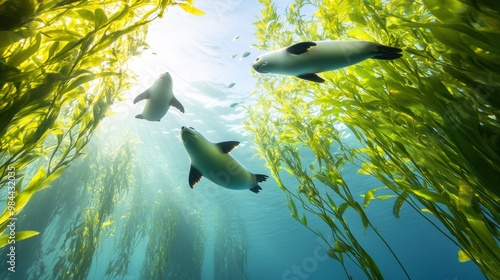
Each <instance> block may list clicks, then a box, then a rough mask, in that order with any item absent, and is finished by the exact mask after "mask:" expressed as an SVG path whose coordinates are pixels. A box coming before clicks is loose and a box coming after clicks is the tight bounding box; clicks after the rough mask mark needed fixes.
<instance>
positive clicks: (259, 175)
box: [250, 174, 269, 193]
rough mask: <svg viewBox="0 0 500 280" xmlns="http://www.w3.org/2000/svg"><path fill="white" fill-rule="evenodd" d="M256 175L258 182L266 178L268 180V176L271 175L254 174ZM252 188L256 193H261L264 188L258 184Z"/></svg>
mask: <svg viewBox="0 0 500 280" xmlns="http://www.w3.org/2000/svg"><path fill="white" fill-rule="evenodd" d="M254 175H255V179H256V180H257V183H260V182H264V181H265V180H267V178H269V176H267V175H263V174H254ZM250 190H251V191H252V192H254V193H259V191H260V190H262V188H261V187H260V186H259V185H258V184H255V186H254V187H253V188H251V189H250Z"/></svg>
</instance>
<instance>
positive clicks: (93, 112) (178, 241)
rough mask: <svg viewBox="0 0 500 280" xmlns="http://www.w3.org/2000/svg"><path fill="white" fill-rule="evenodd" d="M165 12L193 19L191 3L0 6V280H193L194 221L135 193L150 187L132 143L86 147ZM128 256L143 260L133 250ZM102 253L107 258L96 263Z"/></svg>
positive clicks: (59, 0) (164, 198)
mask: <svg viewBox="0 0 500 280" xmlns="http://www.w3.org/2000/svg"><path fill="white" fill-rule="evenodd" d="M174 5H177V6H179V7H180V8H182V9H183V10H184V11H185V12H187V13H186V16H192V15H196V16H198V15H203V14H204V12H203V11H201V10H199V9H197V8H196V7H195V6H194V4H193V1H187V2H186V1H183V2H179V3H177V2H175V1H170V0H167V1H143V0H138V1H97V0H96V1H94V0H92V1H81V0H76V1H75V0H70V1H68V0H48V1H34V0H21V1H17V0H16V1H10V0H5V1H0V89H1V93H0V99H1V102H0V120H1V121H0V134H1V135H0V139H1V140H0V164H1V169H0V170H1V172H2V174H3V175H2V177H1V181H0V183H1V186H2V197H4V198H6V199H5V200H4V201H5V205H6V207H5V209H4V210H3V213H2V215H1V216H0V230H1V232H2V233H3V235H2V236H0V246H1V247H3V248H2V250H1V251H2V254H3V255H6V254H7V252H8V248H9V247H8V244H10V243H9V229H8V225H9V222H10V218H11V217H12V216H16V218H17V219H18V220H17V221H18V224H19V225H22V227H21V228H19V227H18V228H16V237H15V241H16V244H17V243H19V245H17V247H16V253H17V254H18V256H22V257H18V258H17V260H16V261H17V265H18V267H24V268H25V269H22V270H18V271H16V275H13V274H10V273H9V271H8V270H2V271H1V272H0V278H2V279H14V278H9V277H15V279H42V278H52V279H88V278H93V275H91V274H89V273H91V271H92V269H94V270H95V269H98V270H102V271H105V276H106V277H107V278H108V279H115V278H117V279H123V278H124V277H126V276H127V275H128V274H129V272H130V269H131V267H134V268H136V269H137V270H138V271H141V277H142V278H143V279H160V278H162V279H163V278H165V277H169V278H170V279H181V278H182V279H200V278H201V267H202V263H203V258H204V250H205V246H204V242H205V236H204V235H203V228H202V223H201V218H200V216H199V215H197V214H196V213H188V214H185V213H181V211H180V207H179V204H178V201H176V200H175V198H174V197H172V196H171V195H168V194H166V193H164V192H161V191H160V192H159V193H158V194H157V195H156V196H155V199H154V201H150V200H151V198H150V197H149V196H146V195H145V194H144V188H145V187H147V186H148V184H151V182H148V181H147V180H146V179H145V177H144V175H143V174H142V173H141V172H140V171H138V170H137V157H136V155H135V154H134V153H133V150H134V148H133V147H134V145H136V144H137V143H138V142H139V140H138V139H137V138H136V137H134V136H132V135H126V136H125V137H124V139H123V140H122V141H121V142H120V143H116V145H114V146H112V145H102V144H100V145H98V144H97V143H98V141H101V143H104V142H106V141H105V140H103V139H100V140H94V141H95V142H94V143H92V142H91V137H92V136H93V135H94V133H95V132H96V129H97V127H98V125H99V124H100V123H101V121H102V120H103V119H104V118H105V117H106V116H107V115H109V111H110V107H111V105H112V104H113V103H115V102H117V101H120V100H122V96H121V94H122V93H123V92H124V91H125V90H126V89H127V88H129V87H130V85H131V84H132V83H133V82H134V81H135V79H136V77H135V76H134V75H135V74H134V73H133V71H130V69H126V68H125V67H126V63H125V62H126V61H127V60H128V59H129V58H130V57H132V56H136V55H139V54H140V53H141V51H142V50H144V49H146V48H147V47H148V46H147V44H146V42H145V37H146V34H147V25H148V24H149V23H150V22H152V21H153V20H155V19H156V18H159V17H162V16H163V15H164V13H165V11H166V10H167V9H168V7H170V6H174ZM9 172H10V173H9ZM14 176H15V183H14V184H12V182H13V179H12V180H11V179H9V178H10V177H12V178H13V177H14ZM179 181H180V179H179V178H176V179H175V180H172V182H170V184H176V183H177V182H179ZM13 192H15V193H16V197H15V199H13V201H12V203H11V204H9V195H8V193H13ZM145 204H147V205H151V206H153V207H152V208H151V209H145V208H144V205H145ZM9 207H10V208H9ZM40 209H43V211H44V214H43V215H37V213H38V211H40ZM153 221H158V222H153ZM32 237H35V238H32ZM23 239H26V240H23ZM230 240H231V239H230ZM140 245H143V246H145V247H147V248H146V249H147V253H146V252H145V251H144V250H137V248H138V247H139V246H140ZM241 246H243V245H241ZM105 250H110V252H112V255H107V254H104V255H101V256H100V257H99V259H97V255H99V254H101V253H102V252H103V251H105ZM185 252H189V254H187V253H185ZM216 253H218V254H225V253H226V250H225V249H223V250H220V249H218V251H217V252H216ZM137 256H140V260H141V261H140V262H139V261H137ZM180 256H182V258H180ZM221 257H222V256H221ZM244 258H245V256H244V255H242V257H241V258H240V259H241V262H242V264H241V265H240V266H243V264H244V261H245V259H244ZM143 260H144V262H143ZM26 268H27V269H26ZM138 268H142V270H141V269H138ZM230 269H231V268H229V267H224V266H221V268H219V269H218V271H219V273H223V274H224V273H226V274H227V273H230V272H226V271H225V270H230Z"/></svg>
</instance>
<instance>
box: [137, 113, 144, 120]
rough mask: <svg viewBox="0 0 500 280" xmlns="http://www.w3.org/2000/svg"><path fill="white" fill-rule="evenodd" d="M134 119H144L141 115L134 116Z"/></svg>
mask: <svg viewBox="0 0 500 280" xmlns="http://www.w3.org/2000/svg"><path fill="white" fill-rule="evenodd" d="M135 118H136V119H141V120H143V119H144V117H143V116H142V114H139V115H137V116H135Z"/></svg>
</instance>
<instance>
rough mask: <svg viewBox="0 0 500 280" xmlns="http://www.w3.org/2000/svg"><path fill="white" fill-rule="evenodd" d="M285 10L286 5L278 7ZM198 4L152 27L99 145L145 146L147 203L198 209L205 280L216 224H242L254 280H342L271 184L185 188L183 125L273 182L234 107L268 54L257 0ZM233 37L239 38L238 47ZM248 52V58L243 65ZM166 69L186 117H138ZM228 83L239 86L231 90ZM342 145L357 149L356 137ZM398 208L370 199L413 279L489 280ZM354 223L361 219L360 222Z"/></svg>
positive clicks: (386, 260)
mask: <svg viewBox="0 0 500 280" xmlns="http://www.w3.org/2000/svg"><path fill="white" fill-rule="evenodd" d="M285 3H287V1H282V3H281V4H280V8H284V7H285V5H286V4H285ZM197 6H198V7H199V8H200V9H202V10H204V11H205V12H206V13H207V14H206V15H205V16H202V17H193V16H188V15H186V14H185V13H184V12H183V11H182V10H181V9H180V8H176V7H173V8H171V9H169V11H168V13H167V14H166V15H165V17H164V18H163V19H161V20H158V21H157V22H154V23H153V24H152V25H151V27H150V31H149V37H148V41H149V43H150V45H151V48H150V49H149V50H145V51H144V53H143V55H142V56H141V57H140V58H136V59H134V61H133V62H132V63H133V64H132V65H133V67H134V69H135V70H136V71H137V73H138V74H139V80H138V84H137V86H136V87H135V88H133V89H131V90H130V91H129V92H127V93H126V96H127V98H128V100H127V101H124V102H122V103H120V104H117V105H116V106H115V108H114V111H115V112H116V114H115V115H113V116H111V117H108V118H106V119H105V120H104V121H103V123H102V125H101V128H100V129H99V132H98V133H97V134H96V138H95V139H93V142H94V143H104V142H106V143H107V144H110V143H113V142H116V143H118V142H119V141H120V139H122V138H123V137H124V135H125V134H126V132H130V133H131V134H133V135H136V136H137V137H138V138H139V139H140V140H141V142H142V143H140V144H136V145H135V146H134V147H135V151H134V152H135V154H136V157H137V158H138V167H137V168H138V170H137V173H138V174H145V176H146V177H147V178H148V180H149V182H150V184H148V185H146V186H144V190H143V191H144V193H145V194H146V196H148V197H150V198H151V197H154V196H155V194H156V192H157V191H158V190H164V191H166V192H168V193H170V194H171V195H172V196H175V197H176V198H178V200H179V202H180V207H181V209H182V210H183V211H184V212H185V213H190V212H191V211H199V213H200V214H201V216H202V222H203V228H204V231H205V234H206V241H205V259H204V266H203V279H213V246H214V231H215V230H217V227H218V226H221V227H229V228H233V227H234V225H235V223H236V222H237V221H241V222H242V224H243V225H244V228H245V232H246V240H247V242H248V255H247V266H248V271H249V272H250V276H251V278H252V279H344V278H345V275H344V273H343V272H342V268H341V266H340V265H339V264H338V263H337V262H335V261H334V260H332V259H330V258H327V257H326V249H325V248H324V247H323V245H324V244H323V243H321V242H319V240H318V239H317V236H316V235H315V234H313V233H312V232H310V231H309V230H308V229H306V228H305V227H303V226H302V225H301V224H299V223H298V222H296V221H295V220H294V219H293V218H292V217H291V216H290V212H289V210H288V208H287V206H286V200H285V194H284V193H283V192H282V191H281V190H280V189H279V188H278V187H277V185H276V183H275V182H274V180H273V179H272V178H269V179H268V181H267V182H264V183H262V184H261V186H262V188H263V190H262V191H261V193H259V194H257V195H256V194H254V193H252V192H250V191H232V190H227V189H223V188H220V187H218V186H215V185H214V184H212V183H211V182H210V181H208V180H207V179H202V180H201V182H200V183H198V184H197V185H196V187H195V188H194V189H193V190H192V189H190V188H189V185H188V183H187V176H188V172H189V158H188V157H187V154H186V153H185V151H184V149H183V147H182V143H181V141H180V139H179V131H180V127H181V126H192V127H195V128H196V129H197V130H198V131H200V132H201V133H202V134H204V135H205V136H206V137H207V138H208V139H210V140H212V141H214V142H220V141H227V140H236V141H240V142H242V143H241V144H240V146H239V147H238V148H237V149H235V150H234V151H233V152H232V155H233V156H234V157H235V158H236V159H238V160H239V161H240V162H241V163H242V164H243V165H244V166H246V167H247V168H248V169H249V170H250V171H252V172H255V173H263V174H268V175H270V174H269V171H268V170H267V169H266V168H265V166H264V161H263V160H261V159H259V158H257V157H255V150H254V149H253V147H252V146H253V143H252V142H251V139H250V138H249V137H250V135H249V134H248V133H246V132H245V131H244V130H243V128H242V123H241V121H242V119H243V118H244V109H242V108H240V107H238V106H231V105H232V104H234V103H239V104H245V102H246V101H247V100H248V98H249V96H250V94H251V92H252V90H253V87H254V85H255V82H254V80H253V79H252V70H251V63H252V62H253V60H254V59H255V58H256V57H257V56H258V55H259V54H261V53H263V51H257V50H256V49H253V48H252V47H251V45H252V43H253V42H254V38H253V26H252V23H253V22H254V21H255V16H256V15H257V14H258V13H259V5H258V3H256V2H254V1H242V0H241V1H240V0H232V1H197ZM236 36H239V38H238V39H236V40H234V38H235V37H236ZM332 39H335V38H332ZM245 52H250V55H249V56H248V57H246V58H243V57H242V55H243V54H244V53H245ZM234 54H236V57H234V58H233V55H234ZM165 71H168V72H170V73H171V75H172V77H173V81H174V94H175V95H176V96H177V98H178V99H179V100H180V102H181V103H182V104H183V105H184V107H185V110H186V113H185V114H181V113H180V112H179V111H178V110H177V109H175V108H171V109H170V111H169V113H168V114H167V115H166V116H165V117H164V118H163V119H162V121H161V122H146V121H143V120H138V119H135V118H134V116H135V115H136V114H139V113H140V112H141V111H142V108H143V106H144V105H143V104H136V105H133V104H132V100H133V98H134V97H135V96H136V95H137V94H139V93H140V92H142V91H143V90H144V89H146V88H147V87H149V86H150V85H151V84H152V83H153V81H154V80H155V79H156V78H157V77H158V76H159V75H160V74H161V73H163V72H165ZM231 83H235V85H234V86H233V87H231V88H228V86H229V85H230V84H231ZM249 140H250V141H249ZM345 140H346V141H355V139H354V138H353V137H351V138H347V139H345ZM306 156H307V155H306ZM344 172H345V173H346V174H352V175H351V176H346V177H348V178H351V180H352V181H351V182H349V185H351V186H353V189H352V191H353V192H354V193H359V194H361V193H364V192H365V191H367V190H369V189H372V188H374V187H378V186H380V183H379V182H377V181H376V180H374V179H373V178H371V177H369V176H364V175H358V174H357V173H356V172H357V170H356V168H355V167H352V168H351V169H346V170H345V171H344ZM294 183H295V179H294V178H289V184H288V185H290V186H293V185H294ZM361 199H362V198H360V200H361ZM392 204H393V201H392V200H387V201H372V203H371V204H370V206H369V209H368V211H367V212H368V213H369V215H370V219H371V220H372V222H373V223H374V224H375V226H376V227H377V228H378V230H379V231H380V232H381V233H382V235H383V236H385V237H386V239H387V241H388V242H389V243H390V245H391V246H392V248H393V249H394V250H395V251H396V253H397V255H398V257H399V258H400V259H401V261H402V262H403V264H404V265H405V267H406V269H407V270H408V272H409V274H410V276H412V278H413V279H484V277H483V276H482V274H481V273H480V272H479V270H478V269H477V268H476V267H475V266H474V265H473V264H472V263H471V262H468V263H459V262H458V260H457V259H458V257H457V252H458V248H456V246H454V245H453V244H452V243H451V242H450V241H449V240H448V239H446V238H444V237H443V236H442V235H441V233H439V232H438V231H437V230H436V229H435V228H433V227H432V226H430V225H429V224H428V223H427V222H426V221H425V220H424V219H423V218H422V217H421V216H420V215H417V214H416V213H415V212H414V211H413V210H412V209H409V208H408V207H405V206H403V208H402V209H401V213H400V216H401V219H399V220H397V219H396V218H394V217H393V215H392ZM144 207H146V208H148V207H150V205H144ZM217 211H223V212H224V213H227V216H226V217H227V220H226V221H220V220H216V219H215V215H216V213H217ZM428 216H429V217H430V218H432V217H431V216H430V215H428ZM351 217H352V219H358V218H357V217H356V216H355V215H351ZM153 222H155V223H162V222H165V221H153ZM315 222H316V223H317V224H318V225H322V224H321V223H319V222H318V221H315V220H314V218H312V217H310V223H315ZM353 224H355V225H357V228H355V232H356V233H357V234H358V236H365V237H363V238H360V240H362V244H363V245H364V246H366V249H367V250H368V252H369V253H371V254H372V256H373V257H374V259H375V260H376V261H377V262H378V264H379V267H380V268H381V270H382V272H383V274H384V275H385V276H387V279H403V278H404V274H403V273H402V271H401V269H400V268H399V267H398V266H397V265H396V264H395V262H394V259H392V257H391V256H390V254H389V252H388V251H387V249H386V248H385V247H383V246H382V244H381V242H380V241H378V240H377V239H376V238H375V236H374V233H373V232H371V231H367V232H366V233H365V232H364V231H363V226H362V223H361V221H359V220H358V221H357V223H353ZM318 227H320V226H318ZM318 227H316V228H318ZM324 232H327V228H324ZM112 242H113V241H112V240H109V241H106V243H105V245H104V246H103V247H102V252H101V253H100V254H99V256H98V259H99V261H94V262H93V267H92V269H91V271H90V273H89V279H100V278H101V277H102V275H103V274H104V271H105V269H106V265H107V260H108V259H111V258H112V251H111V246H112ZM146 244H147V241H142V242H141V243H140V247H139V248H138V249H137V250H136V252H135V254H134V261H133V262H132V264H131V270H130V273H129V275H128V276H127V278H129V279H136V277H138V276H139V275H140V270H141V264H142V261H143V258H144V257H146V258H147V257H148V253H147V252H145V248H146ZM349 268H352V269H353V270H351V273H353V276H354V278H355V279H363V278H364V274H362V273H358V274H356V273H355V268H354V266H353V265H349ZM299 271H300V272H299Z"/></svg>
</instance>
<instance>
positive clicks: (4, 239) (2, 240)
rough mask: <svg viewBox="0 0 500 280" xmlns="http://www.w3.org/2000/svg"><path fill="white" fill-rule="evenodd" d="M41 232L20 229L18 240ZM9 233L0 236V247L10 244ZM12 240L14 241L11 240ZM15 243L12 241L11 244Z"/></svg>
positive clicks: (17, 235) (17, 234)
mask: <svg viewBox="0 0 500 280" xmlns="http://www.w3.org/2000/svg"><path fill="white" fill-rule="evenodd" d="M38 234H40V233H39V232H38V231H32V230H25V231H18V232H16V239H15V240H16V242H17V241H21V240H24V239H28V238H30V237H33V236H36V235H38ZM9 237H10V235H9V234H4V235H2V236H0V248H2V247H5V246H6V245H9ZM11 242H12V241H11ZM14 244H15V243H12V244H11V245H14Z"/></svg>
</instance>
